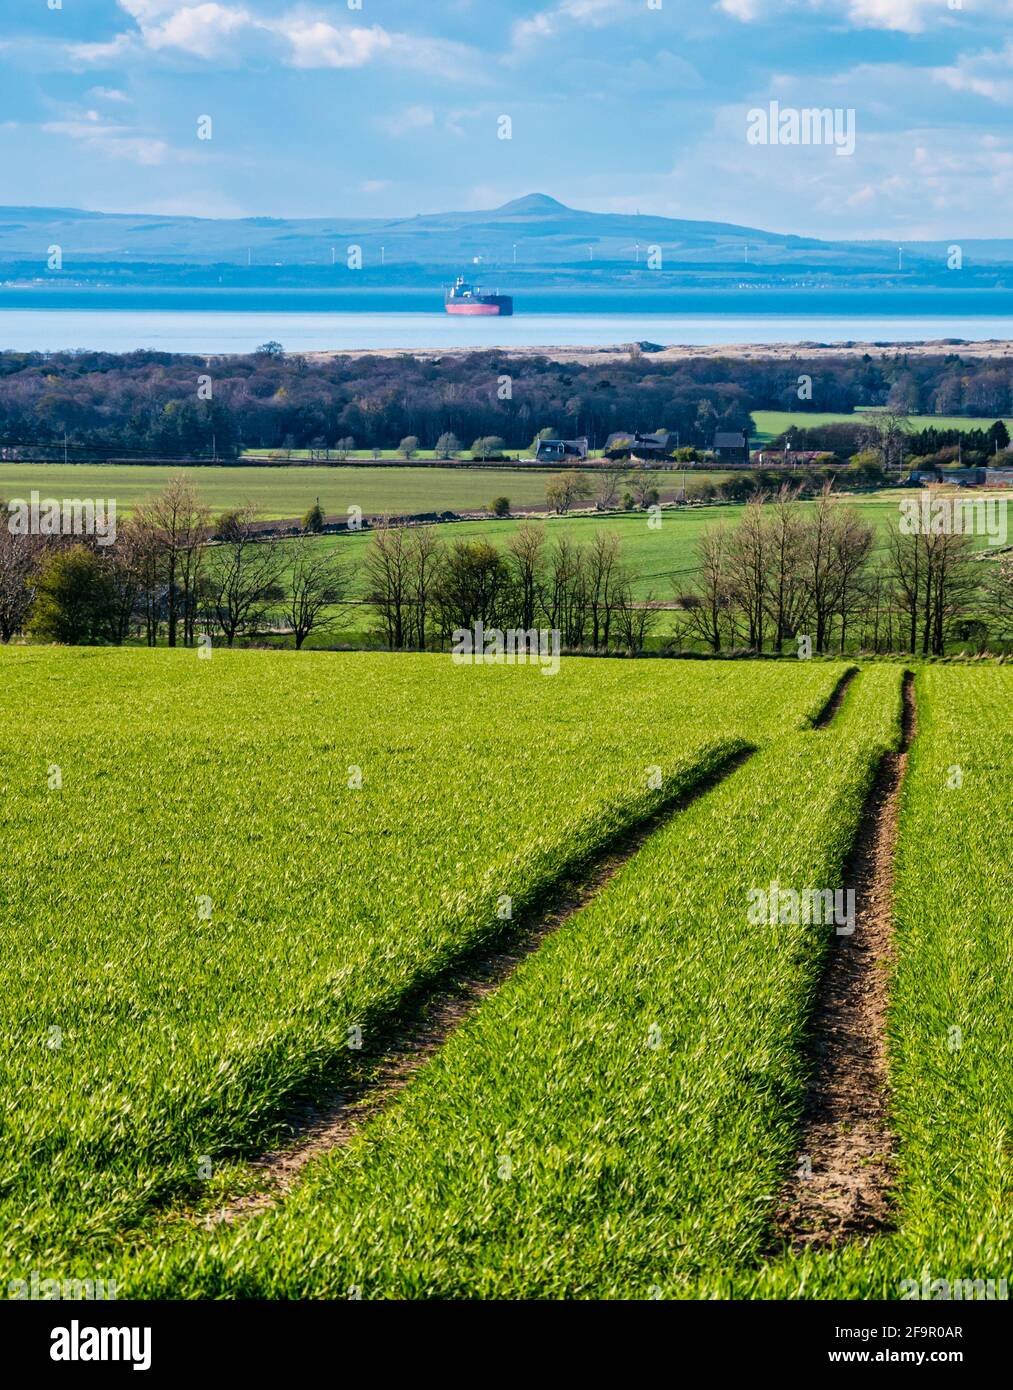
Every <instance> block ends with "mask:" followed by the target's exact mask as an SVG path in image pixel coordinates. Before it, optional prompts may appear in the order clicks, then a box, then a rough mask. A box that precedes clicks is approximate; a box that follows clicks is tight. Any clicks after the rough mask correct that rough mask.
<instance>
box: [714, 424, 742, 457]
mask: <svg viewBox="0 0 1013 1390" xmlns="http://www.w3.org/2000/svg"><path fill="white" fill-rule="evenodd" d="M711 447H712V448H713V450H714V452H715V454H716V455H717V456H718V458H719V459H720V460H721V462H722V463H742V464H748V463H749V440H748V439H747V437H746V436H745V435H744V434H743V433H742V431H741V430H718V431H717V433H716V434H715V436H714V443H713V445H712V446H711Z"/></svg>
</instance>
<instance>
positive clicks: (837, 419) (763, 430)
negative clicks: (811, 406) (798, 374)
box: [753, 409, 1013, 444]
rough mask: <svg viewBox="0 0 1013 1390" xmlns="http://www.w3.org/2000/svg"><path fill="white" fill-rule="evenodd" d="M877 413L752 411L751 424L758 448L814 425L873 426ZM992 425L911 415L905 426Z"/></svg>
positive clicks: (1009, 422)
mask: <svg viewBox="0 0 1013 1390" xmlns="http://www.w3.org/2000/svg"><path fill="white" fill-rule="evenodd" d="M876 414H877V411H876V410H875V409H870V410H856V411H854V412H853V413H852V414H850V415H849V414H844V413H835V412H833V411H824V410H754V411H753V422H754V424H755V425H756V434H755V435H754V436H753V438H754V440H755V442H756V443H758V444H769V443H770V441H771V440H772V439H776V438H777V437H778V436H779V435H781V434H783V433H784V431H785V430H787V429H791V428H792V426H794V427H795V429H800V430H804V429H812V428H814V427H815V426H817V425H863V424H867V425H872V424H874V423H875V417H876ZM994 423H995V418H994V417H993V416H988V417H987V418H985V417H983V418H981V419H977V418H974V417H970V416H967V415H910V416H909V417H908V426H909V428H910V429H912V430H981V429H984V430H987V429H988V428H989V427H990V426H991V425H993V424H994ZM1005 424H1006V428H1007V429H1008V430H1010V432H1011V433H1013V419H1010V418H1009V417H1007V418H1006V420H1005Z"/></svg>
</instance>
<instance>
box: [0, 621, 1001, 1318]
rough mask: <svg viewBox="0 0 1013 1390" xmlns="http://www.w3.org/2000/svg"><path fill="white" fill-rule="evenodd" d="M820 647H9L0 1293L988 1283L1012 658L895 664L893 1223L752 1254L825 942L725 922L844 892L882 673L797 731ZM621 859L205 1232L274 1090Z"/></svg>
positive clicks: (247, 1167) (285, 1097) (765, 1216)
mask: <svg viewBox="0 0 1013 1390" xmlns="http://www.w3.org/2000/svg"><path fill="white" fill-rule="evenodd" d="M846 669H847V668H845V667H844V666H842V665H841V664H839V663H830V662H827V663H813V664H806V663H787V662H786V663H783V664H778V665H774V664H758V663H732V662H710V661H707V662H698V663H697V662H694V663H667V662H631V661H616V660H585V659H579V658H569V659H568V658H563V663H562V667H561V670H560V672H559V675H558V676H556V677H553V678H551V679H546V678H545V677H544V676H543V675H541V674H540V672H539V671H538V670H537V669H532V668H523V667H505V666H484V667H467V666H465V667H461V666H456V665H454V663H453V662H452V661H451V660H450V659H449V658H448V657H440V656H426V655H421V656H420V655H406V656H396V655H371V654H365V653H358V654H344V655H342V654H319V653H304V654H302V655H296V654H294V653H271V652H239V651H237V652H216V653H215V655H214V657H213V658H212V659H211V660H210V661H205V660H201V659H200V658H198V656H197V655H196V653H194V652H187V651H167V650H156V651H150V652H149V651H140V652H138V651H128V650H118V651H117V650H109V649H106V650H101V649H99V650H95V649H93V650H61V649H55V648H40V647H35V648H32V647H26V648H14V649H10V648H9V649H0V719H2V721H3V727H4V728H5V730H6V731H8V734H9V737H8V738H7V739H6V740H5V741H4V743H3V745H2V746H0V798H2V802H3V805H4V807H5V817H6V819H5V828H6V832H7V833H6V835H5V873H4V875H3V877H2V879H0V945H2V947H3V950H2V954H0V980H2V985H3V989H2V992H0V1011H2V1015H3V1031H4V1036H5V1039H6V1040H7V1045H6V1047H5V1049H4V1051H3V1054H2V1058H0V1077H2V1090H0V1094H2V1096H3V1117H2V1118H3V1133H4V1136H5V1145H4V1148H3V1152H2V1158H0V1250H2V1252H3V1263H4V1267H5V1268H6V1269H7V1271H8V1273H7V1280H8V1283H10V1281H12V1280H18V1279H25V1278H27V1277H28V1273H29V1272H30V1271H39V1272H40V1273H41V1274H42V1276H43V1277H53V1278H66V1277H71V1276H72V1277H77V1278H81V1279H87V1278H96V1277H99V1278H110V1277H111V1278H114V1279H115V1280H116V1281H117V1285H118V1294H119V1296H120V1297H128V1296H139V1297H187V1298H192V1297H225V1298H233V1297H259V1298H292V1297H296V1298H300V1297H322V1298H346V1297H356V1298H358V1297H362V1298H365V1299H384V1298H432V1297H436V1298H507V1299H515V1298H606V1299H612V1298H620V1299H641V1298H647V1299H650V1298H663V1299H685V1298H711V1297H748V1298H820V1299H835V1298H847V1297H858V1298H885V1299H896V1298H900V1297H902V1296H904V1292H903V1291H904V1289H905V1287H906V1284H905V1281H909V1280H913V1281H916V1282H917V1281H920V1280H922V1279H923V1278H928V1277H930V1276H931V1277H942V1278H945V1279H949V1280H957V1279H961V1280H962V1279H970V1280H972V1281H973V1280H976V1279H1001V1278H1005V1277H1007V1276H1008V1275H1009V1272H1010V1264H1011V1262H1013V1218H1011V1217H1010V1214H1009V1199H1010V1195H1011V1187H1013V1172H1011V1169H1010V1164H1009V1133H1010V1127H1011V1124H1013V1045H1011V1043H1010V1039H1009V1036H1008V1033H1009V1030H1008V1027H1007V1015H1008V999H1009V995H1010V991H1011V988H1013V954H1011V949H1010V937H1009V923H1008V904H1009V901H1010V896H1011V893H1013V869H1011V865H1013V829H1011V826H1010V819H1009V806H1010V798H1009V769H1010V766H1011V762H1013V718H1011V710H1013V672H1011V671H1010V670H1009V669H1008V668H1001V667H997V666H995V665H990V666H981V667H926V668H923V669H921V670H920V671H919V672H918V674H917V679H916V684H915V693H916V702H917V726H916V734H915V739H914V743H913V746H912V751H911V754H910V763H909V767H908V771H907V775H906V778H905V781H904V783H903V786H902V790H901V798H900V803H899V832H898V842H897V848H896V879H895V883H894V886H893V890H892V917H893V921H894V933H895V937H894V940H895V950H894V952H893V953H892V958H891V960H890V961H889V963H888V969H889V976H888V978H889V981H890V987H889V1021H888V1025H887V1035H886V1041H887V1047H888V1054H887V1055H888V1066H889V1092H888V1101H889V1116H890V1125H891V1128H892V1131H893V1133H894V1135H895V1137H896V1151H897V1161H896V1181H895V1190H894V1194H893V1212H894V1218H893V1221H892V1228H891V1229H885V1230H882V1231H878V1232H875V1233H872V1234H869V1235H864V1236H861V1237H852V1238H850V1239H845V1240H842V1241H841V1242H840V1243H839V1244H837V1245H836V1246H831V1247H830V1248H822V1247H821V1248H809V1249H794V1250H789V1249H788V1248H786V1247H784V1246H781V1247H779V1246H778V1244H777V1242H776V1241H775V1240H773V1239H772V1236H771V1231H772V1222H773V1219H774V1214H775V1210H776V1208H777V1204H778V1201H779V1193H780V1192H781V1191H782V1190H783V1189H784V1186H785V1184H786V1183H787V1182H788V1181H789V1180H790V1179H791V1176H792V1173H793V1171H794V1169H795V1165H796V1163H797V1161H798V1143H799V1128H800V1125H801V1123H802V1118H803V1103H804V1098H805V1094H806V1087H807V1085H808V1084H809V1081H810V1078H809V1072H808V1069H807V1063H806V1055H807V1053H806V1040H807V1037H808V1034H809V1030H810V1027H811V1021H812V1018H813V1014H814V1008H815V1003H816V1000H817V997H818V995H819V992H820V988H821V978H822V974H823V969H824V965H825V962H826V960H827V958H828V956H829V954H830V953H831V952H832V950H833V943H834V941H835V937H834V934H833V933H834V928H833V926H832V925H827V924H824V925H809V924H807V923H804V922H799V921H796V920H792V919H785V918H782V919H781V920H780V921H778V922H776V923H767V922H761V923H757V922H756V921H755V920H753V919H751V918H750V916H749V913H748V903H749V900H750V895H751V894H752V893H753V892H754V891H755V889H756V888H757V887H763V888H766V886H767V885H769V884H771V883H773V882H777V883H779V884H781V885H796V886H803V885H805V886H811V887H814V888H819V889H829V890H834V889H837V888H840V887H841V885H842V884H843V883H844V882H845V876H846V874H847V872H848V870H847V868H846V866H847V864H848V861H849V856H850V855H851V852H852V848H853V845H854V844H855V841H856V837H858V836H859V835H861V834H862V833H863V832H862V828H861V827H862V825H863V812H864V808H865V807H866V805H867V801H868V797H869V795H870V791H871V789H872V787H873V784H874V781H875V778H876V774H877V769H878V768H879V766H880V762H881V759H882V758H883V757H884V755H885V754H886V753H887V752H889V751H892V750H896V749H897V748H898V746H899V742H900V713H901V683H902V668H901V667H900V666H898V665H892V664H882V665H874V666H869V667H867V668H865V669H863V670H861V671H859V672H858V673H857V674H856V675H855V676H854V679H853V680H852V683H851V685H850V687H849V689H848V691H847V694H846V695H845V698H844V700H843V703H842V705H841V707H840V708H839V709H838V710H837V712H836V714H834V715H833V717H832V718H830V719H829V721H821V722H820V723H819V727H813V726H814V724H815V723H816V721H817V717H818V715H819V714H820V712H821V711H823V710H824V709H825V707H826V705H827V701H828V699H829V697H830V695H831V693H832V692H833V690H834V689H835V687H836V686H837V685H838V682H839V681H840V679H841V678H842V676H843V675H844V674H845V671H846ZM156 726H157V738H155V737H153V736H152V730H153V728H154V727H156ZM694 791H695V792H696V793H697V794H696V795H695V796H694V795H692V793H694ZM687 799H688V804H684V802H685V801H686V800H687ZM652 817H653V819H651V820H650V827H648V828H649V833H647V834H646V837H645V838H644V839H643V840H642V842H633V843H631V842H629V841H627V840H624V839H623V837H624V836H625V835H626V834H627V833H628V832H629V830H630V829H631V828H632V827H635V826H638V825H646V824H647V822H648V820H649V818H652ZM623 845H625V849H624V851H623V853H624V857H623V858H621V859H619V860H617V861H616V862H615V865H614V872H613V874H612V876H611V877H607V878H605V879H604V880H599V881H598V882H597V885H596V886H595V887H593V888H591V889H590V890H588V891H587V892H586V893H585V895H584V896H583V897H581V898H579V900H577V906H576V910H574V911H573V912H572V913H571V914H570V915H568V916H566V917H565V918H564V919H563V920H562V921H561V923H560V925H559V926H558V928H557V930H555V931H554V932H551V933H550V934H548V935H546V936H545V937H544V938H543V939H540V941H539V943H538V944H537V948H536V949H534V950H533V951H532V952H531V953H530V954H528V955H527V956H526V958H525V959H523V961H522V962H521V963H520V964H519V966H518V968H517V969H516V970H515V971H514V972H513V973H512V974H510V975H508V977H507V978H506V979H505V980H504V982H503V983H502V984H500V985H499V987H498V988H496V989H493V990H492V991H491V992H489V993H487V994H486V995H481V996H480V997H479V1000H478V1002H477V1004H476V1006H475V1008H474V1010H473V1012H471V1014H470V1015H469V1016H468V1017H467V1018H465V1020H464V1021H463V1022H462V1023H461V1024H460V1026H458V1027H456V1028H455V1029H452V1030H451V1031H450V1032H449V1034H448V1036H447V1037H446V1038H445V1039H444V1040H443V1041H442V1043H441V1044H440V1045H439V1046H438V1047H437V1048H436V1049H435V1051H434V1053H433V1055H432V1057H431V1059H430V1060H429V1061H428V1062H427V1063H426V1065H425V1066H423V1067H422V1068H421V1069H420V1070H419V1071H418V1072H417V1073H416V1074H415V1075H414V1076H413V1077H412V1079H411V1080H410V1081H408V1083H407V1084H406V1085H405V1086H404V1088H403V1090H400V1091H399V1092H398V1094H397V1095H395V1096H394V1097H392V1098H391V1100H390V1102H389V1103H388V1104H387V1105H386V1107H385V1108H383V1109H382V1110H381V1111H380V1112H379V1113H378V1114H377V1115H376V1116H375V1117H374V1118H368V1117H367V1118H366V1119H365V1121H364V1123H363V1124H362V1126H361V1129H360V1131H359V1132H358V1134H357V1136H356V1137H354V1138H353V1139H352V1140H351V1142H349V1143H347V1144H343V1145H341V1146H339V1147H336V1148H331V1149H330V1150H329V1151H326V1152H321V1153H320V1155H319V1156H318V1157H316V1158H314V1159H312V1160H311V1161H310V1163H309V1164H308V1166H307V1167H306V1168H305V1170H303V1171H302V1173H301V1175H300V1176H299V1178H298V1180H297V1181H295V1183H294V1185H293V1186H292V1189H291V1191H289V1192H288V1194H287V1195H285V1196H284V1197H282V1198H281V1199H280V1200H277V1201H276V1202H275V1203H274V1204H273V1205H269V1206H268V1207H267V1208H266V1209H263V1210H259V1209H250V1210H249V1211H247V1212H243V1211H242V1210H241V1209H239V1210H238V1215H237V1216H236V1217H235V1219H234V1220H233V1222H232V1223H230V1224H217V1225H215V1224H213V1223H212V1224H210V1225H209V1224H208V1223H207V1221H206V1217H207V1216H208V1215H209V1214H211V1213H212V1212H213V1211H214V1210H215V1209H216V1208H217V1207H218V1206H220V1205H222V1204H226V1203H232V1202H234V1201H236V1200H237V1199H240V1198H241V1197H242V1195H243V1194H244V1193H250V1192H256V1191H257V1190H258V1183H260V1182H262V1181H263V1178H262V1177H259V1176H258V1173H259V1171H260V1170H258V1169H257V1168H256V1167H255V1166H251V1164H250V1162H249V1160H250V1159H252V1158H254V1157H255V1156H256V1155H258V1154H261V1153H263V1152H264V1151H265V1149H268V1148H270V1146H271V1145H272V1143H275V1142H277V1140H278V1138H279V1136H280V1135H281V1134H283V1133H284V1132H285V1129H284V1126H285V1123H286V1121H287V1120H288V1119H290V1118H291V1115H292V1111H293V1107H294V1106H295V1107H297V1106H298V1105H300V1104H302V1103H304V1102H305V1101H306V1100H307V1098H309V1097H312V1096H315V1095H318V1094H325V1095H326V1094H331V1093H333V1091H334V1089H335V1088H336V1087H340V1088H344V1087H345V1085H346V1084H348V1082H349V1079H350V1078H352V1077H353V1076H355V1075H363V1076H366V1077H367V1078H368V1076H369V1075H370V1074H371V1073H370V1067H371V1066H372V1065H374V1064H372V1063H370V1061H369V1056H368V1046H369V1044H370V1042H371V1041H372V1040H373V1039H375V1038H383V1037H384V1036H387V1035H389V1034H391V1033H393V1034H396V1033H397V1031H398V1029H399V1028H404V1027H410V1026H412V1025H410V1024H408V1023H406V1022H405V1020H406V1019H409V1018H411V1017H412V1012H411V1011H412V1009H413V1008H414V1007H415V1005H414V1002H413V1001H415V1000H416V998H417V997H418V996H419V994H420V991H421V992H424V991H425V990H427V989H429V988H430V987H431V986H432V985H433V984H434V983H435V982H436V981H438V980H440V979H442V978H443V977H444V975H445V973H446V972H447V971H448V970H453V969H455V968H456V967H458V966H459V965H460V964H461V962H463V961H468V960H471V959H472V957H473V956H474V955H475V953H476V952H477V953H480V954H481V953H483V952H489V951H491V950H493V949H494V948H495V947H496V946H497V943H499V942H501V941H502V940H503V939H504V938H505V937H508V936H509V934H510V933H512V932H514V931H516V930H523V929H524V924H525V923H526V922H528V921H531V922H532V923H533V922H534V921H536V920H537V919H538V917H539V914H540V913H541V912H542V911H543V910H544V908H545V905H546V904H547V903H552V902H553V901H554V899H553V896H552V895H553V894H554V893H558V891H559V889H560V886H561V885H562V884H564V883H567V882H570V881H572V880H574V879H576V880H577V881H584V880H586V878H587V875H588V873H589V871H590V866H591V865H592V863H594V862H596V861H597V860H598V858H599V857H600V856H601V855H602V854H603V852H605V851H606V850H607V849H608V848H609V847H611V852H612V854H613V855H616V854H617V853H618V850H619V848H620V847H622V846H623ZM504 907H505V908H506V910H505V911H504ZM886 964H887V962H880V963H879V965H880V966H884V965H886ZM469 968H471V967H469ZM363 1039H365V1041H366V1045H367V1053H366V1060H365V1062H360V1061H359V1060H358V1058H359V1045H360V1044H361V1043H362V1042H363ZM968 1296H970V1295H968Z"/></svg>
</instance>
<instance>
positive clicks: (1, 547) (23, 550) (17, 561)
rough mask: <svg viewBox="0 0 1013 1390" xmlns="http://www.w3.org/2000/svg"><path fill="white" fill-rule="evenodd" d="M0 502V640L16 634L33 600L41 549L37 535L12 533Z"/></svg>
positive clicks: (23, 623) (26, 616)
mask: <svg viewBox="0 0 1013 1390" xmlns="http://www.w3.org/2000/svg"><path fill="white" fill-rule="evenodd" d="M5 511H6V508H5V507H4V506H3V504H2V503H0V642H4V643H7V642H9V641H10V640H11V638H12V637H16V636H17V634H18V633H19V632H20V631H21V630H22V628H23V627H24V625H25V623H26V622H27V621H28V616H29V614H30V613H31V611H32V604H33V603H34V602H35V574H36V568H37V565H38V561H39V557H40V554H41V549H42V542H41V540H40V538H39V537H38V536H30V535H24V536H22V535H13V534H12V533H11V530H10V527H9V526H8V525H7V522H6V519H5V517H4V516H3V513H4V512H5Z"/></svg>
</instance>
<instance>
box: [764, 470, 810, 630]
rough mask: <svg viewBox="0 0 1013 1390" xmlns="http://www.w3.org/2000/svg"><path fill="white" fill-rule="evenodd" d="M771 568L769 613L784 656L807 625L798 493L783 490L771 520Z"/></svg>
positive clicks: (771, 512) (770, 516)
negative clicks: (789, 642) (785, 648)
mask: <svg viewBox="0 0 1013 1390" xmlns="http://www.w3.org/2000/svg"><path fill="white" fill-rule="evenodd" d="M768 524H769V528H770V541H769V552H770V568H769V571H768V578H767V612H768V613H769V614H770V619H771V624H772V626H773V629H774V630H773V634H772V640H773V644H774V650H775V651H777V652H780V651H781V649H782V647H783V646H784V643H785V641H786V640H787V639H788V638H789V637H791V636H793V635H794V634H795V633H796V632H797V631H798V630H799V625H800V624H801V623H802V622H803V621H804V614H805V592H804V589H803V586H802V577H801V566H802V535H803V524H804V523H803V518H802V513H801V509H800V503H799V501H798V490H797V489H795V488H791V487H782V488H781V489H780V491H779V492H778V494H777V497H776V499H775V500H774V502H773V504H772V506H771V508H770V514H769V517H768Z"/></svg>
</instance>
